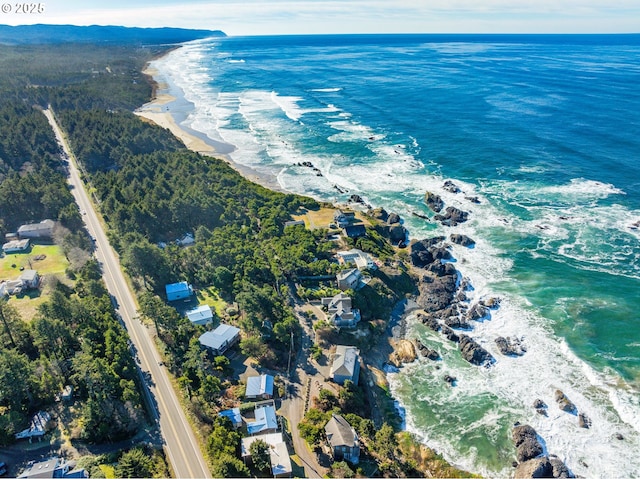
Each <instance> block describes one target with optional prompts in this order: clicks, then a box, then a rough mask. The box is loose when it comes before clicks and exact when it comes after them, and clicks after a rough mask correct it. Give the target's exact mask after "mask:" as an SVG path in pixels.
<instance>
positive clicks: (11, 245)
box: [2, 238, 30, 254]
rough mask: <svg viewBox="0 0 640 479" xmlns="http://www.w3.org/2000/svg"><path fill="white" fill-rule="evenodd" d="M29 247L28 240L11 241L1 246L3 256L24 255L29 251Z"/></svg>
mask: <svg viewBox="0 0 640 479" xmlns="http://www.w3.org/2000/svg"><path fill="white" fill-rule="evenodd" d="M29 246H30V240H29V239H28V238H27V239H22V240H12V241H8V242H6V243H5V244H3V245H2V252H3V253H5V254H11V253H24V252H25V251H27V250H28V249H29Z"/></svg>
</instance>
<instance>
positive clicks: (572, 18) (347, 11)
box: [0, 0, 640, 36]
mask: <svg viewBox="0 0 640 479" xmlns="http://www.w3.org/2000/svg"><path fill="white" fill-rule="evenodd" d="M25 1H26V0H25ZM21 4H22V5H25V4H26V5H35V6H37V7H38V9H39V10H41V12H37V11H34V12H31V11H28V12H23V11H18V9H19V6H20V5H21ZM34 23H49V24H73V25H124V26H137V27H163V26H168V27H183V28H204V29H211V30H222V31H223V32H225V33H226V34H228V35H232V36H241V35H283V34H305V33H308V34H321V33H640V0H366V1H365V0H297V1H296V0H242V1H232V0H183V1H178V0H44V1H42V2H37V0H36V1H35V2H34V0H29V3H28V4H27V3H23V1H19V2H16V1H15V0H0V24H9V25H24V24H34Z"/></svg>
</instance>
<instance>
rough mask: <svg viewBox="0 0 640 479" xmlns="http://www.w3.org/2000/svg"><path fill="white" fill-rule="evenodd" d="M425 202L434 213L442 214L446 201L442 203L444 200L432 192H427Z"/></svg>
mask: <svg viewBox="0 0 640 479" xmlns="http://www.w3.org/2000/svg"><path fill="white" fill-rule="evenodd" d="M424 202H425V203H426V204H427V206H428V207H429V208H430V209H431V211H433V212H434V213H440V211H442V208H444V201H442V198H440V197H439V196H438V195H436V194H435V193H431V192H430V191H427V192H426V193H425V194H424Z"/></svg>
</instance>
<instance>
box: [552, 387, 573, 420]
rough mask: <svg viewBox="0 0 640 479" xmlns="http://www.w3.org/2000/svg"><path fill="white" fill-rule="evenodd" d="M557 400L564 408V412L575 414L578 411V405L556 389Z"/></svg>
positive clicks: (559, 405) (560, 406) (561, 407)
mask: <svg viewBox="0 0 640 479" xmlns="http://www.w3.org/2000/svg"><path fill="white" fill-rule="evenodd" d="M555 398H556V402H557V403H558V407H559V408H560V409H562V410H563V411H564V412H568V413H570V414H575V413H576V412H577V411H578V408H576V405H575V404H573V403H572V402H571V401H570V400H569V398H568V397H567V396H565V394H564V393H563V392H562V391H560V390H559V389H556V393H555Z"/></svg>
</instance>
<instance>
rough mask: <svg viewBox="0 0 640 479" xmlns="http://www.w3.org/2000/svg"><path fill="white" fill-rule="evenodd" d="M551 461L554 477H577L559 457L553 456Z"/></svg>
mask: <svg viewBox="0 0 640 479" xmlns="http://www.w3.org/2000/svg"><path fill="white" fill-rule="evenodd" d="M549 462H550V463H551V468H552V470H551V476H552V477H562V478H569V477H575V476H574V474H573V473H572V472H571V471H570V470H569V468H568V467H567V465H566V464H565V463H564V462H562V461H561V460H560V459H558V458H557V457H552V458H551V459H549Z"/></svg>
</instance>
